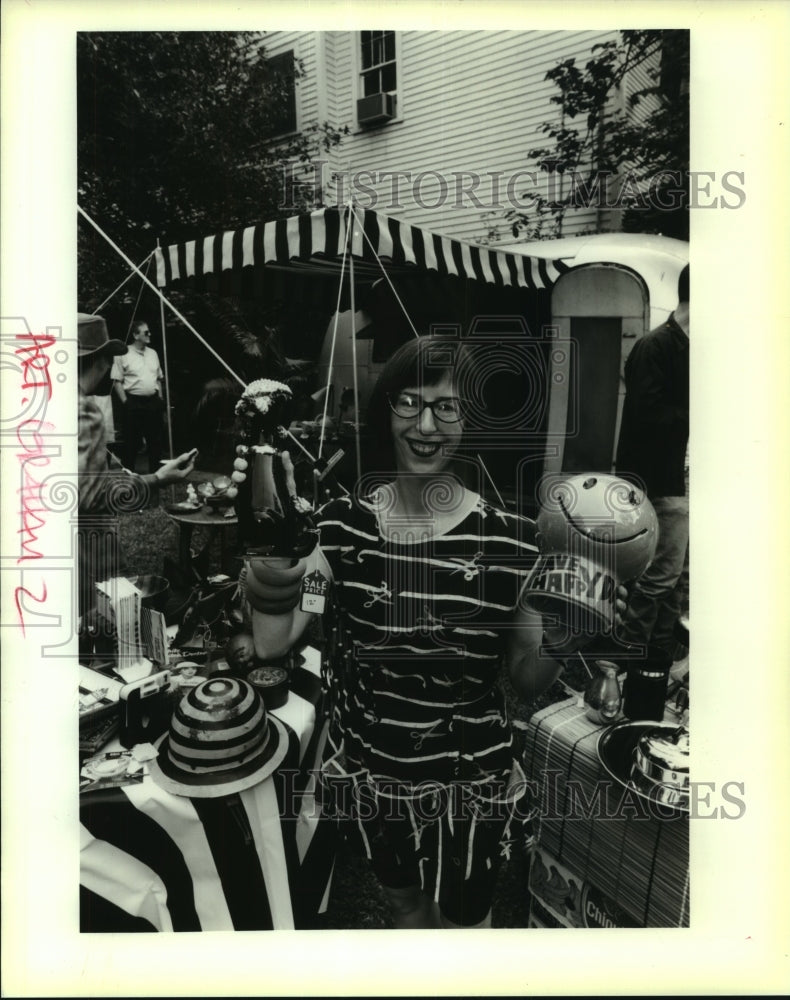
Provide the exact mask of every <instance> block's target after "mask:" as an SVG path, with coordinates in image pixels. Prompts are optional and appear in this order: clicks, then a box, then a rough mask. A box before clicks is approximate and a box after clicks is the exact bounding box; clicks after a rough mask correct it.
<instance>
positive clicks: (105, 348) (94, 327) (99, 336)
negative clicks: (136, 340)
mask: <svg viewBox="0 0 790 1000" xmlns="http://www.w3.org/2000/svg"><path fill="white" fill-rule="evenodd" d="M128 350H129V348H128V347H127V346H126V344H124V342H123V341H122V340H110V337H109V334H108V333H107V324H106V323H105V321H104V319H103V317H101V316H93V315H92V314H89V313H77V356H78V357H80V358H85V357H88V356H89V355H92V354H98V353H99V351H101V352H102V353H103V354H107V355H109V356H110V357H115V356H116V355H118V354H126V352H127V351H128Z"/></svg>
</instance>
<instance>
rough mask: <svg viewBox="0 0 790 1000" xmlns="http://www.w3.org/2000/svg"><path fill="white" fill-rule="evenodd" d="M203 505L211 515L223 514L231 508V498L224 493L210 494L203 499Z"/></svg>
mask: <svg viewBox="0 0 790 1000" xmlns="http://www.w3.org/2000/svg"><path fill="white" fill-rule="evenodd" d="M203 503H204V504H205V505H206V506H207V507H208V509H209V510H210V511H211V512H212V513H213V514H224V513H225V511H226V510H228V508H229V507H232V506H233V498H232V497H229V496H227V494H225V493H212V494H211V495H210V496H204V497H203Z"/></svg>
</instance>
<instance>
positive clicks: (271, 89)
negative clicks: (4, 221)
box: [77, 32, 347, 306]
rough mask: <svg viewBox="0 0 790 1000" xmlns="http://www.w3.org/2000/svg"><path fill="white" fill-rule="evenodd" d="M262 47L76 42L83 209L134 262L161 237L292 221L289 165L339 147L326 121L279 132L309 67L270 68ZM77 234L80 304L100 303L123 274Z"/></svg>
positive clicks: (176, 40) (136, 36)
mask: <svg viewBox="0 0 790 1000" xmlns="http://www.w3.org/2000/svg"><path fill="white" fill-rule="evenodd" d="M261 41H262V34H261V33H260V32H242V33H236V32H118V33H108V34H103V33H101V34H95V33H89V34H88V33H81V34H79V35H78V36H77V113H78V193H79V202H80V204H81V205H82V207H83V208H84V209H85V211H86V212H88V214H89V215H91V216H92V217H93V218H94V219H95V220H96V221H97V222H98V223H99V225H100V226H102V228H103V229H105V231H106V232H108V234H109V235H111V236H112V238H113V239H114V240H115V241H116V242H117V243H118V244H119V245H120V246H121V247H122V249H123V250H124V251H125V252H126V253H127V254H128V255H129V256H130V257H131V258H132V259H133V260H135V261H137V262H139V261H140V260H141V259H143V258H144V257H145V256H146V254H148V253H149V252H150V251H151V250H152V249H153V247H154V244H155V241H156V238H159V239H160V240H161V242H162V244H163V245H165V244H167V243H172V242H176V241H178V240H181V239H186V238H190V237H194V236H196V235H201V234H204V233H206V232H213V231H219V230H223V229H227V228H233V227H236V226H240V225H245V224H248V223H252V222H257V221H259V220H262V219H270V218H275V217H277V215H278V214H280V215H282V214H292V213H293V210H294V209H293V207H292V206H291V207H290V208H289V211H288V212H287V213H284V212H283V211H280V210H279V209H278V206H279V205H280V204H281V203H282V202H283V170H282V167H283V165H284V164H286V163H294V162H296V163H301V164H304V165H305V166H307V165H308V164H309V163H310V161H312V160H313V159H314V158H315V157H316V156H318V155H319V154H320V152H321V150H322V149H324V150H325V149H329V148H330V147H331V146H332V145H334V144H335V143H337V142H338V141H339V140H340V137H341V134H342V130H341V129H338V128H334V127H332V126H331V125H329V124H328V123H326V122H323V123H318V122H313V123H310V124H309V125H308V126H307V127H306V128H304V129H303V130H302V131H301V132H299V133H290V134H286V135H282V123H283V121H284V120H287V113H288V107H289V102H290V101H291V100H292V99H293V87H294V86H298V81H299V79H300V78H302V77H303V74H304V71H303V68H302V66H301V65H300V64H299V63H298V62H297V63H295V64H294V65H293V67H292V68H286V69H285V70H284V69H283V60H282V59H281V58H278V59H277V60H267V59H266V57H265V52H264V49H263V47H262V44H261ZM264 41H265V39H264ZM345 131H347V129H346V130H345ZM295 193H296V195H297V197H298V194H299V191H298V190H297V191H296V192H295ZM304 207H310V208H313V207H316V206H315V203H314V201H311V202H310V204H309V206H307V205H305V206H304ZM79 233H80V239H79V248H78V249H79V255H80V259H79V265H80V268H79V270H80V274H79V288H80V300H81V302H83V303H84V304H85V305H86V306H87V305H88V304H89V303H92V304H93V305H96V304H98V301H101V298H102V297H103V296H104V295H106V294H107V293H108V291H111V290H112V288H113V287H114V283H115V284H117V281H118V280H122V278H123V276H124V275H125V274H126V273H127V271H126V269H125V265H123V263H122V262H120V261H119V260H118V259H117V258H115V257H114V256H113V254H112V251H111V250H109V249H107V250H105V247H104V245H103V244H102V243H101V242H97V241H100V237H98V236H96V235H95V234H94V232H93V231H92V230H90V227H86V225H85V224H84V223H82V222H81V223H80V229H79ZM119 275H120V278H119V277H118V276H119ZM116 279H117V280H116Z"/></svg>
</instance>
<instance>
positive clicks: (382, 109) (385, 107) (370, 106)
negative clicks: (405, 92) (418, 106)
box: [357, 94, 396, 125]
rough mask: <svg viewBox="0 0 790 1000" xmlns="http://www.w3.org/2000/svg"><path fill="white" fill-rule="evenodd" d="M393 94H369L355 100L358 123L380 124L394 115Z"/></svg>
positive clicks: (394, 103)
mask: <svg viewBox="0 0 790 1000" xmlns="http://www.w3.org/2000/svg"><path fill="white" fill-rule="evenodd" d="M395 107H396V102H395V95H394V94H371V95H370V97H360V99H359V100H358V101H357V121H358V122H359V124H360V125H380V124H381V123H382V122H388V121H389V120H390V119H391V118H394V117H395Z"/></svg>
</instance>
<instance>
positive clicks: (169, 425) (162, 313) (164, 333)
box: [156, 237, 175, 501]
mask: <svg viewBox="0 0 790 1000" xmlns="http://www.w3.org/2000/svg"><path fill="white" fill-rule="evenodd" d="M156 248H157V250H158V249H159V238H158V237H157V240H156ZM159 326H160V328H161V330H162V360H163V361H164V364H165V413H166V414H167V443H168V445H169V446H170V458H174V457H175V454H174V452H173V419H172V415H171V412H170V370H169V368H168V364H167V324H166V323H165V304H164V302H163V301H162V300H161V299H160V300H159ZM170 500H171V501H174V500H175V485H174V484H171V486H170Z"/></svg>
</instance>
